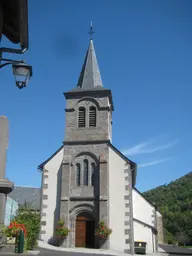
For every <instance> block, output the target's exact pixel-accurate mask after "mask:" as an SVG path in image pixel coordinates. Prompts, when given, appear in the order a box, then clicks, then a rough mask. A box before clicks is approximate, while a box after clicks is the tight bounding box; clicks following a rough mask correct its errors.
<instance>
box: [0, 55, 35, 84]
mask: <svg viewBox="0 0 192 256" xmlns="http://www.w3.org/2000/svg"><path fill="white" fill-rule="evenodd" d="M1 60H2V61H6V62H5V63H3V64H1V65H0V69H1V68H3V67H5V66H8V65H12V69H13V75H14V76H15V83H16V86H17V87H18V88H19V89H22V88H24V87H26V86H27V84H28V82H29V79H30V78H31V77H32V66H29V65H27V64H26V63H25V62H24V61H23V60H21V61H19V60H10V59H1Z"/></svg>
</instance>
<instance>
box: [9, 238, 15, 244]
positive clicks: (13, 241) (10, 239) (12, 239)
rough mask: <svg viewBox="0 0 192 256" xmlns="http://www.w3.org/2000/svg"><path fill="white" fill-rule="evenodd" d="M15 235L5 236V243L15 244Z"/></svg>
mask: <svg viewBox="0 0 192 256" xmlns="http://www.w3.org/2000/svg"><path fill="white" fill-rule="evenodd" d="M15 240H16V237H7V244H15Z"/></svg>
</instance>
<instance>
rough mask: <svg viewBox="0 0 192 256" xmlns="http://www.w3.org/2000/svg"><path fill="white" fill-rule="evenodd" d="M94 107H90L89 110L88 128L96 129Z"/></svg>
mask: <svg viewBox="0 0 192 256" xmlns="http://www.w3.org/2000/svg"><path fill="white" fill-rule="evenodd" d="M96 123H97V120H96V107H94V106H91V107H90V108H89V126H90V127H96Z"/></svg>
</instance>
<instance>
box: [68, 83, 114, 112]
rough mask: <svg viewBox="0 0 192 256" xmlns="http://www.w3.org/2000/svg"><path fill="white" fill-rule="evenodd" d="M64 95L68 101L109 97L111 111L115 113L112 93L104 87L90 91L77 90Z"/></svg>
mask: <svg viewBox="0 0 192 256" xmlns="http://www.w3.org/2000/svg"><path fill="white" fill-rule="evenodd" d="M63 94H64V96H65V98H66V99H73V98H81V97H85V96H98V95H99V97H108V98H109V102H110V105H111V110H112V111H114V105H113V99H112V92H111V90H109V89H104V88H103V87H99V88H95V89H90V90H85V89H81V88H76V89H74V90H71V91H69V92H64V93H63Z"/></svg>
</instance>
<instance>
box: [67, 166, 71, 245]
mask: <svg viewBox="0 0 192 256" xmlns="http://www.w3.org/2000/svg"><path fill="white" fill-rule="evenodd" d="M71 166H72V164H71V161H70V164H69V192H68V220H67V223H68V228H69V229H70V228H71V227H70V212H69V210H70V195H71ZM70 245H71V234H70V233H69V236H68V239H67V247H70Z"/></svg>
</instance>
